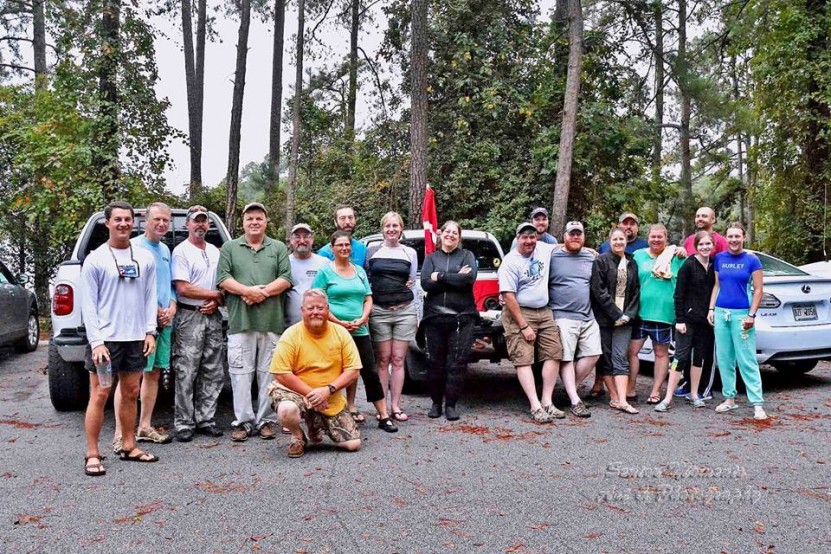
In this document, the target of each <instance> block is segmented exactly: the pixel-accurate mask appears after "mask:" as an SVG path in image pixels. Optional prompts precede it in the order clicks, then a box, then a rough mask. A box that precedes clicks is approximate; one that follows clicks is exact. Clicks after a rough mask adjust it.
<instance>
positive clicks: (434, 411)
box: [427, 402, 441, 419]
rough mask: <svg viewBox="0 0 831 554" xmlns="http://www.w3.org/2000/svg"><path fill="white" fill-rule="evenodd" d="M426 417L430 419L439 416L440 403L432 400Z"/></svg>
mask: <svg viewBox="0 0 831 554" xmlns="http://www.w3.org/2000/svg"><path fill="white" fill-rule="evenodd" d="M427 417H429V418H430V419H436V418H439V417H441V404H437V403H435V402H433V405H432V406H431V407H430V411H429V412H427Z"/></svg>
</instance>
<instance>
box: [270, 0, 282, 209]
mask: <svg viewBox="0 0 831 554" xmlns="http://www.w3.org/2000/svg"><path fill="white" fill-rule="evenodd" d="M285 26H286V4H285V1H284V0H275V2H274V47H273V52H272V55H271V120H270V127H269V131H268V182H267V185H266V187H267V188H266V198H272V199H273V198H274V197H275V196H276V194H277V190H278V189H279V188H280V121H281V118H280V116H281V115H282V113H283V110H282V107H283V37H284V34H285Z"/></svg>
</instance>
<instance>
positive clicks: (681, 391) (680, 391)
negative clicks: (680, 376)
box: [672, 387, 690, 398]
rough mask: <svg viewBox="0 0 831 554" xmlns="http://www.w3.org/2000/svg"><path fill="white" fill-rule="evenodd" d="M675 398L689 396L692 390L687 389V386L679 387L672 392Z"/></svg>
mask: <svg viewBox="0 0 831 554" xmlns="http://www.w3.org/2000/svg"><path fill="white" fill-rule="evenodd" d="M672 396H674V397H675V398H689V397H690V391H688V390H687V388H686V387H678V388H677V389H675V392H674V393H673V394H672Z"/></svg>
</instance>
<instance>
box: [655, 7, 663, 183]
mask: <svg viewBox="0 0 831 554" xmlns="http://www.w3.org/2000/svg"><path fill="white" fill-rule="evenodd" d="M653 17H654V21H655V51H654V53H653V55H654V59H655V128H654V130H653V135H652V184H653V186H658V184H660V182H661V157H662V154H663V128H664V79H665V76H664V11H663V4H662V3H661V1H660V0H658V1H656V2H655V10H654V13H653Z"/></svg>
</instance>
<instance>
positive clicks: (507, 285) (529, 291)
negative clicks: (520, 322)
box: [497, 242, 553, 308]
mask: <svg viewBox="0 0 831 554" xmlns="http://www.w3.org/2000/svg"><path fill="white" fill-rule="evenodd" d="M552 248H553V246H552V245H550V244H545V243H542V242H538V243H537V246H536V248H534V251H533V252H532V253H531V255H530V256H528V257H525V256H523V255H522V254H520V253H519V251H517V250H511V251H510V252H508V253H507V254H506V255H505V257H504V258H502V263H501V264H500V265H499V271H498V272H497V275H498V276H499V292H513V293H515V294H516V299H517V303H518V304H519V305H520V306H521V307H523V308H544V307H545V306H546V305H548V270H549V268H550V267H551V249H552Z"/></svg>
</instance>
